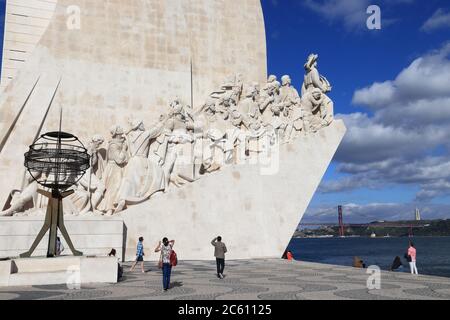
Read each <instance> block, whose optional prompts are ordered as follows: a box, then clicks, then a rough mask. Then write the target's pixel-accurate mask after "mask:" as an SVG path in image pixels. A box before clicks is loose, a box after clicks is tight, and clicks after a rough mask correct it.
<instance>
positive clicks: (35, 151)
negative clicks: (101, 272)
mask: <svg viewBox="0 0 450 320" xmlns="http://www.w3.org/2000/svg"><path fill="white" fill-rule="evenodd" d="M25 167H26V168H27V170H28V172H29V173H30V174H31V176H32V177H33V179H34V180H36V182H38V183H39V184H40V185H41V186H43V187H45V188H46V189H44V190H38V192H39V193H40V194H42V195H43V196H45V197H47V198H48V199H49V201H48V206H47V212H46V216H45V223H44V226H43V227H42V229H41V231H40V232H39V234H38V236H37V237H36V240H35V241H34V242H33V245H32V246H31V249H30V250H29V251H27V252H25V253H23V254H21V255H20V256H21V257H22V258H24V257H30V256H31V254H32V253H33V251H34V250H35V249H36V247H37V246H38V244H39V243H40V242H41V240H42V238H43V237H44V236H45V234H46V233H47V231H48V230H50V234H49V243H48V250H47V257H54V256H56V255H57V254H58V252H57V232H58V231H57V229H58V228H59V230H60V231H61V233H62V235H63V237H64V239H65V240H66V243H67V244H68V246H69V247H70V249H71V251H72V253H73V254H74V255H75V256H81V255H83V253H82V252H80V251H77V250H75V248H74V246H73V244H72V241H71V240H70V237H69V234H68V232H67V230H66V228H65V226H64V212H63V205H62V203H63V202H62V200H63V199H64V198H65V197H67V196H69V195H71V194H72V193H74V190H68V191H66V190H67V189H69V188H70V187H71V186H73V185H74V184H76V183H77V182H78V181H79V180H80V179H81V178H82V177H83V175H84V174H85V173H86V171H87V170H88V169H89V167H90V156H89V154H88V152H87V150H86V148H85V147H84V146H83V144H82V143H81V141H80V140H79V139H78V138H77V137H75V136H74V135H72V134H70V133H66V132H62V131H55V132H48V133H46V134H43V135H42V136H41V137H40V138H39V139H37V140H36V141H35V142H34V143H33V144H32V145H31V146H30V150H29V151H28V152H27V153H25ZM49 190H50V191H49Z"/></svg>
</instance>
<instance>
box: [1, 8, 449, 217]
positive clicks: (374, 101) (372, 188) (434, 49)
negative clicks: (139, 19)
mask: <svg viewBox="0 0 450 320" xmlns="http://www.w3.org/2000/svg"><path fill="white" fill-rule="evenodd" d="M261 3H262V5H263V10H264V16H265V23H266V34H267V49H268V68H269V73H271V74H275V75H277V76H279V77H281V76H282V75H283V74H290V75H291V77H292V79H293V82H294V85H295V86H296V87H297V88H300V87H301V83H302V81H303V74H304V70H303V64H304V62H305V59H306V57H307V56H308V54H309V53H312V52H314V53H317V54H319V71H320V72H321V73H322V74H323V75H325V76H326V77H327V78H328V80H329V81H330V82H331V84H332V85H333V91H332V92H331V93H330V97H331V98H332V99H333V100H334V103H335V112H336V113H337V117H339V118H342V119H344V121H345V122H346V124H347V127H348V134H347V136H346V138H345V139H344V141H343V143H342V145H341V147H340V149H339V151H338V153H337V154H336V156H335V158H334V161H333V163H332V164H331V166H330V168H329V170H328V171H327V173H326V175H325V178H324V180H323V182H322V184H321V186H320V188H319V191H318V192H317V193H316V195H315V197H314V199H313V201H312V203H311V205H310V207H309V208H308V211H307V213H306V215H305V217H304V221H309V222H312V221H314V222H315V221H335V220H336V219H337V217H336V216H337V214H336V211H337V210H336V206H337V205H338V204H342V205H344V219H346V222H365V221H372V220H377V219H407V218H411V217H413V210H414V208H415V207H416V206H418V207H419V208H420V209H421V211H422V215H423V216H424V218H450V152H449V150H450V59H449V58H450V57H449V56H450V2H449V1H448V0H427V1H426V2H425V1H420V0H389V1H388V0H379V1H377V2H371V1H369V0H316V1H313V0H261ZM4 4H5V0H0V25H1V26H2V27H3V23H1V22H2V20H3V19H4ZM371 4H376V5H378V6H379V7H380V9H381V23H382V28H381V30H369V29H368V28H367V27H366V20H367V18H368V17H369V15H368V14H367V13H366V9H367V7H368V6H369V5H371ZM2 34H3V30H2V29H0V37H2ZM0 46H1V41H0ZM0 54H1V50H0Z"/></svg>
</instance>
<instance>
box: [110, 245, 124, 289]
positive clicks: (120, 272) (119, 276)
mask: <svg viewBox="0 0 450 320" xmlns="http://www.w3.org/2000/svg"><path fill="white" fill-rule="evenodd" d="M108 257H116V249H114V248H113V249H111V252H110V253H109V254H108ZM122 276H123V267H122V266H121V265H120V262H119V259H117V282H119V281H120V280H122Z"/></svg>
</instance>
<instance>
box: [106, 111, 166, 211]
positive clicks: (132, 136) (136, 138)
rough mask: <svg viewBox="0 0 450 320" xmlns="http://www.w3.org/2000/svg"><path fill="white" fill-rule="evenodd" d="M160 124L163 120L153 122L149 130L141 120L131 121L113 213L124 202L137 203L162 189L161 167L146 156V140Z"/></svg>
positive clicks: (147, 149) (120, 208)
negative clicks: (125, 158)
mask: <svg viewBox="0 0 450 320" xmlns="http://www.w3.org/2000/svg"><path fill="white" fill-rule="evenodd" d="M163 128H164V122H162V123H161V122H160V123H158V124H156V125H155V127H154V128H153V129H150V130H145V127H144V122H143V121H142V120H136V121H133V122H132V123H131V129H130V131H129V132H128V133H127V135H126V138H127V143H128V151H129V157H130V158H129V160H128V164H127V166H126V167H125V172H124V176H123V179H122V183H121V185H120V188H119V192H118V193H119V198H118V199H119V201H118V205H117V208H116V210H115V211H114V213H118V212H121V211H122V210H123V209H124V208H125V207H126V206H127V205H130V204H138V203H141V202H143V201H145V200H147V199H149V198H150V196H151V195H153V194H154V193H155V192H158V191H161V190H163V189H164V172H163V170H162V168H161V167H160V166H159V165H158V164H157V163H155V162H154V161H152V160H151V159H149V158H148V156H149V150H150V143H151V142H152V139H154V138H156V137H157V136H159V135H160V134H161V132H162V131H163V130H162V129H163Z"/></svg>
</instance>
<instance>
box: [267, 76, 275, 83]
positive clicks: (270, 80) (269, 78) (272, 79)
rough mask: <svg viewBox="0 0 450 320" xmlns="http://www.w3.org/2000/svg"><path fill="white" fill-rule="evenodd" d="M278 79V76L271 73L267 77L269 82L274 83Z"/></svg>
mask: <svg viewBox="0 0 450 320" xmlns="http://www.w3.org/2000/svg"><path fill="white" fill-rule="evenodd" d="M275 81H277V76H275V75H273V74H271V75H270V76H269V77H268V78H267V83H272V82H275Z"/></svg>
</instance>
